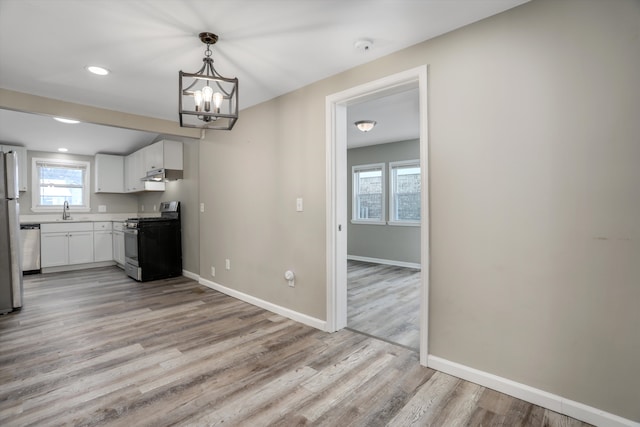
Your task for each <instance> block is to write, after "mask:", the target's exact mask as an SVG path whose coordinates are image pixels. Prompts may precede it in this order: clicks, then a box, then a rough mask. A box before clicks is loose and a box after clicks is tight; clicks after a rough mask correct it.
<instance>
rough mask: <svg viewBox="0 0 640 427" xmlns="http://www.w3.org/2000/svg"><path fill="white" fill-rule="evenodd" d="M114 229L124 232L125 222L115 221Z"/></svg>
mask: <svg viewBox="0 0 640 427" xmlns="http://www.w3.org/2000/svg"><path fill="white" fill-rule="evenodd" d="M113 229H114V230H115V231H123V230H124V222H122V221H113Z"/></svg>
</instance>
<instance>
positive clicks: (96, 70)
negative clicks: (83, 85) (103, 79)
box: [87, 65, 109, 76]
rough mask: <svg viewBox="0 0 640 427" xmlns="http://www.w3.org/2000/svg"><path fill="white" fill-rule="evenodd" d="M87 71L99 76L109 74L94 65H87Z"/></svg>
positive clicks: (104, 69)
mask: <svg viewBox="0 0 640 427" xmlns="http://www.w3.org/2000/svg"><path fill="white" fill-rule="evenodd" d="M87 71H89V72H90V73H93V74H97V75H99V76H106V75H107V74H109V70H107V69H106V68H102V67H98V66H96V65H88V66H87Z"/></svg>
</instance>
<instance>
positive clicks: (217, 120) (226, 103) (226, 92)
mask: <svg viewBox="0 0 640 427" xmlns="http://www.w3.org/2000/svg"><path fill="white" fill-rule="evenodd" d="M199 37H200V41H202V43H204V44H206V45H207V49H206V50H205V51H204V54H205V57H204V58H202V62H204V64H202V68H200V70H198V71H197V72H196V73H185V72H183V71H180V88H179V91H180V92H179V100H180V101H179V107H178V112H179V114H180V126H181V127H190V128H201V129H222V130H231V129H232V128H233V125H235V124H236V121H237V120H238V79H237V78H233V79H230V78H226V77H222V76H221V75H220V74H218V72H217V71H216V69H215V68H213V58H211V45H212V44H215V43H216V42H217V41H218V36H217V35H215V34H213V33H200V35H199Z"/></svg>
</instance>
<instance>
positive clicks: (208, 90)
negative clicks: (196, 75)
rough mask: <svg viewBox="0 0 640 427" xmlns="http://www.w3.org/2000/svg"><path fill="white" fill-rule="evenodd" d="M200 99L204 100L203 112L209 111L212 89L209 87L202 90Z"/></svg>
mask: <svg viewBox="0 0 640 427" xmlns="http://www.w3.org/2000/svg"><path fill="white" fill-rule="evenodd" d="M202 97H203V98H204V109H205V111H209V110H211V98H213V89H211V87H210V86H205V87H203V88H202Z"/></svg>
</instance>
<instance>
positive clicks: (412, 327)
mask: <svg viewBox="0 0 640 427" xmlns="http://www.w3.org/2000/svg"><path fill="white" fill-rule="evenodd" d="M347 326H348V327H349V328H350V329H353V330H355V331H358V332H363V333H365V334H369V335H371V336H373V337H377V338H381V339H383V340H387V341H389V342H392V343H396V344H400V345H403V346H406V347H408V348H411V349H413V350H416V351H418V350H419V348H420V270H417V269H415V268H405V267H396V266H392V265H383V264H372V263H369V262H362V261H351V260H349V261H348V262H347Z"/></svg>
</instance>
